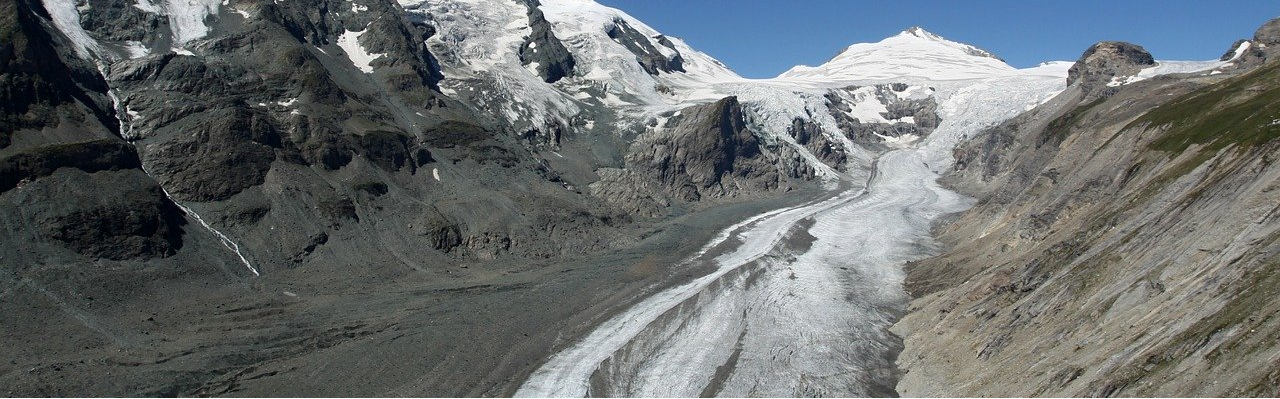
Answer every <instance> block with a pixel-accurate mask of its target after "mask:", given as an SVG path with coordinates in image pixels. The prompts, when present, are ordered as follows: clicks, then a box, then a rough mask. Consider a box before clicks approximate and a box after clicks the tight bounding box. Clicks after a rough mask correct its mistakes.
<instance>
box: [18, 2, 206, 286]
mask: <svg viewBox="0 0 1280 399" xmlns="http://www.w3.org/2000/svg"><path fill="white" fill-rule="evenodd" d="M35 15H37V14H36V11H35V10H32V9H31V8H29V3H25V2H20V1H15V0H0V36H2V39H3V40H2V43H0V220H3V223H0V224H3V225H4V226H6V227H7V228H4V229H0V242H5V243H9V244H11V245H8V246H7V247H8V248H7V249H14V248H12V247H13V246H14V245H20V246H25V247H26V248H28V249H30V248H35V247H38V246H41V245H48V244H54V245H55V246H60V247H63V248H65V249H69V250H70V251H71V252H74V253H78V254H80V255H83V256H86V257H89V258H93V259H110V260H135V259H138V260H142V259H151V258H156V257H165V256H169V255H172V254H174V252H175V251H176V250H177V249H178V248H180V247H181V246H182V238H181V232H182V230H181V228H180V226H181V225H182V224H183V221H182V218H181V212H180V211H179V210H178V209H177V208H176V207H175V206H174V205H173V204H172V203H171V202H169V200H168V199H167V198H165V196H164V194H163V192H162V191H161V190H160V187H159V186H157V185H156V184H155V182H154V181H153V180H151V179H150V178H148V177H147V176H146V175H145V174H144V173H142V170H141V169H140V167H141V162H140V161H139V159H138V154H137V152H136V151H135V150H134V148H133V146H132V145H130V144H128V143H126V142H125V141H124V140H121V139H120V138H119V137H117V136H115V134H114V133H115V129H117V128H118V124H117V123H118V121H117V120H116V119H115V116H114V114H113V113H112V111H111V109H110V105H109V104H108V101H107V99H106V95H105V90H106V83H105V82H104V81H103V80H102V78H101V77H100V76H98V74H97V73H96V71H94V70H93V67H92V65H89V64H87V63H85V62H83V61H80V60H78V59H76V58H74V57H68V56H67V54H60V53H59V49H58V47H56V46H58V45H64V44H65V43H61V39H60V37H58V36H55V35H51V34H50V33H49V32H47V31H45V30H44V28H43V27H42V26H41V25H40V24H39V23H38V22H37V21H36V20H35V19H34V16H35ZM61 48H62V49H64V50H65V49H67V48H68V47H67V46H65V45H64V46H62V47H61ZM57 243H60V245H58V244H57ZM32 260H35V259H32ZM10 261H12V262H22V261H24V259H13V258H10ZM37 261H38V260H37Z"/></svg>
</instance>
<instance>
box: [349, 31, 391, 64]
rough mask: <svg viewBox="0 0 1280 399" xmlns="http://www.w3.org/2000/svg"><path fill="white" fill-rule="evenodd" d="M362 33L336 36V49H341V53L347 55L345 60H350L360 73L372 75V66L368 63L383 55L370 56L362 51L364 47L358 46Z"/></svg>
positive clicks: (354, 32)
mask: <svg viewBox="0 0 1280 399" xmlns="http://www.w3.org/2000/svg"><path fill="white" fill-rule="evenodd" d="M366 30H367V29H366ZM364 32H365V30H360V31H350V30H348V31H346V32H343V33H342V35H340V36H338V47H341V48H342V52H344V53H346V54H347V59H350V60H351V63H352V64H355V66H356V68H358V69H360V71H361V72H364V73H373V65H371V64H370V63H372V62H373V61H374V60H376V59H378V58H380V57H382V56H383V55H384V54H371V53H369V52H368V51H367V50H365V49H364V46H363V45H361V44H360V35H362V34H364Z"/></svg>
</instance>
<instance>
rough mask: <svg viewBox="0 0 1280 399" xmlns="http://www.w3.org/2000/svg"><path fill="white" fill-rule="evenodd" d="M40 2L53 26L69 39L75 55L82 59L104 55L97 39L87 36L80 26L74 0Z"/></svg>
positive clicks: (45, 0) (78, 13) (44, 0)
mask: <svg viewBox="0 0 1280 399" xmlns="http://www.w3.org/2000/svg"><path fill="white" fill-rule="evenodd" d="M41 4H44V9H45V10H46V11H48V12H49V17H50V18H51V19H53V26H54V27H56V28H58V31H60V32H62V34H63V35H64V36H66V37H67V39H70V40H71V45H72V46H74V47H75V50H76V55H78V56H80V58H83V59H93V58H94V57H95V56H97V57H101V56H105V55H106V53H105V52H103V51H102V46H101V45H99V44H98V41H97V40H94V38H93V37H92V36H89V32H86V31H85V30H84V28H83V27H81V26H80V12H79V11H77V9H76V0H41Z"/></svg>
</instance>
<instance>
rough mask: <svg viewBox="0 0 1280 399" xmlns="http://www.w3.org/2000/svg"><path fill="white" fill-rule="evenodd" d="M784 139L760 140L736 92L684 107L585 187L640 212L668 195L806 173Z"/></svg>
mask: <svg viewBox="0 0 1280 399" xmlns="http://www.w3.org/2000/svg"><path fill="white" fill-rule="evenodd" d="M797 157H798V155H797V154H796V153H795V152H794V150H793V149H791V148H790V147H788V146H786V145H776V144H775V145H768V144H765V143H762V142H761V141H760V139H759V138H757V137H756V135H755V134H754V133H753V132H752V131H751V129H750V128H749V127H748V126H747V124H746V122H745V121H744V120H743V117H742V108H741V106H740V105H739V103H738V99H737V98H736V97H727V98H724V99H721V100H720V101H717V102H715V103H712V104H705V105H696V106H692V107H689V108H686V109H684V110H682V111H681V112H680V115H679V116H676V117H674V118H672V119H671V120H670V121H669V122H668V123H667V124H666V125H665V126H662V127H658V128H654V129H651V130H650V131H648V132H645V133H643V134H641V135H640V136H639V137H637V138H636V139H635V141H634V142H633V143H632V144H631V149H630V150H629V151H628V153H627V155H626V161H625V162H626V164H625V168H624V169H602V170H601V171H600V174H601V180H600V181H599V182H596V183H593V184H592V185H591V190H592V193H593V194H595V195H597V196H600V197H602V198H604V199H606V200H608V201H610V202H612V203H615V204H619V205H620V206H623V207H624V208H629V210H632V211H633V212H638V213H640V214H642V215H648V216H656V215H658V214H659V212H660V210H661V209H662V208H664V207H666V206H668V205H670V204H671V203H673V202H675V203H690V202H695V201H699V200H703V199H716V198H722V197H734V196H755V195H760V194H762V193H766V192H769V191H773V190H779V189H785V188H787V187H790V186H791V184H792V182H791V181H792V180H803V179H810V178H812V177H813V171H812V169H806V168H803V167H799V166H797V165H802V164H803V162H801V161H799V160H798V159H797Z"/></svg>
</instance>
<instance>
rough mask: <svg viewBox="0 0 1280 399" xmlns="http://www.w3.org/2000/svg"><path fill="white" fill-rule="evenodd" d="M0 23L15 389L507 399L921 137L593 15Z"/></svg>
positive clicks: (4, 251) (885, 95) (542, 8)
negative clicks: (693, 272)
mask: <svg viewBox="0 0 1280 399" xmlns="http://www.w3.org/2000/svg"><path fill="white" fill-rule="evenodd" d="M4 6H5V10H6V13H5V15H6V17H5V18H8V19H6V20H5V21H4V22H5V23H4V24H3V25H2V27H3V29H4V30H3V32H0V33H3V35H4V37H5V39H6V40H5V42H4V43H5V44H4V45H3V46H4V47H3V48H0V64H2V65H4V67H3V69H2V70H0V86H2V87H3V88H4V89H3V90H0V93H5V94H4V96H5V98H4V100H5V101H3V105H0V106H3V107H4V108H3V109H0V111H3V115H0V117H2V118H3V124H4V126H3V127H4V129H0V130H3V131H2V132H0V133H3V137H0V170H3V171H4V173H3V174H2V175H0V201H2V202H3V203H4V204H6V205H5V206H4V207H3V209H0V217H3V218H4V220H5V223H4V226H5V227H4V229H2V230H0V234H2V236H0V238H2V240H0V241H2V242H3V243H4V244H3V245H0V260H2V262H0V263H2V266H3V274H2V277H0V298H3V299H4V301H3V303H2V304H0V307H3V311H4V314H6V319H5V324H4V326H5V328H4V330H5V334H4V335H3V336H2V337H0V339H2V340H3V342H0V344H2V345H3V346H5V347H7V348H17V349H15V350H14V351H13V352H11V353H12V356H10V357H8V359H7V360H8V362H5V364H2V365H0V380H3V381H5V384H3V385H4V386H6V387H7V389H9V391H7V392H10V393H12V394H32V395H68V394H80V395H85V394H91V393H92V394H115V395H213V394H230V393H243V394H254V393H257V394H263V395H265V394H269V393H273V392H281V391H280V389H288V390H290V392H297V393H312V394H317V395H333V394H347V395H352V394H356V393H364V394H368V393H370V392H381V393H385V394H424V393H426V394H432V395H464V394H469V395H479V394H489V395H496V394H502V393H507V392H510V390H512V389H514V384H517V383H518V382H519V381H516V380H515V379H516V378H517V376H519V375H521V373H527V372H528V371H529V370H530V368H531V367H532V366H534V365H536V359H537V358H538V356H543V355H544V354H545V353H546V351H547V350H549V349H548V348H549V347H550V346H551V345H554V344H558V343H560V342H561V340H563V339H564V338H563V337H562V335H563V334H565V332H564V331H573V329H574V328H581V326H582V325H584V323H586V322H587V321H590V320H591V318H593V317H599V315H600V314H601V313H602V312H606V311H612V310H613V309H614V307H616V306H618V304H619V303H623V302H625V301H631V300H634V298H635V296H636V295H638V293H639V292H640V290H641V289H642V288H644V287H649V286H653V285H655V284H660V283H663V282H667V281H670V280H671V279H677V278H680V277H679V276H680V275H679V274H678V272H677V271H672V270H668V269H666V268H664V267H660V266H658V265H670V264H675V260H676V258H677V257H679V256H681V254H686V253H690V252H691V251H692V250H694V249H696V245H697V244H698V242H700V241H705V240H706V239H708V238H709V235H711V234H714V233H715V232H716V231H717V229H718V228H719V227H723V226H727V225H728V224H731V223H733V222H734V221H736V220H740V219H742V218H745V217H746V216H747V215H750V214H753V213H759V212H761V211H763V210H765V209H769V208H773V207H779V206H783V205H785V204H788V203H791V202H800V201H805V200H807V199H809V198H811V197H812V196H813V195H815V193H817V192H820V190H821V187H822V186H823V185H828V186H830V185H834V184H835V182H836V181H838V180H841V179H848V180H851V181H855V182H856V181H859V180H858V179H862V178H865V176H868V175H869V174H870V164H871V162H872V160H873V159H874V157H875V156H876V154H877V153H878V152H879V151H883V150H884V149H886V148H890V147H892V146H895V145H902V144H903V143H909V142H911V141H912V140H915V139H918V138H919V137H922V136H925V135H928V134H929V132H930V131H931V129H932V128H933V127H936V126H937V124H938V116H937V115H936V112H935V110H934V109H935V108H936V104H937V101H936V100H935V99H934V96H935V95H937V93H938V92H939V90H936V89H935V88H933V87H929V86H928V85H927V84H925V83H922V82H915V81H913V82H894V81H884V80H877V81H866V82H863V81H859V80H857V79H852V80H850V79H844V80H832V81H831V82H809V83H805V84H799V85H798V84H794V83H791V82H786V81H781V80H780V81H747V80H745V79H742V78H741V77H738V76H737V75H736V74H734V73H733V72H732V71H730V70H728V69H727V68H725V67H724V66H723V65H722V64H720V63H719V62H718V61H715V60H714V59H712V58H711V57H709V56H706V55H705V54H702V53H700V52H697V51H696V50H694V49H692V48H690V47H689V46H688V45H687V44H685V43H684V42H683V41H681V40H679V39H678V38H674V37H669V36H664V35H662V34H660V33H658V32H656V31H654V30H653V29H652V28H650V27H648V26H647V25H645V24H643V23H642V22H640V21H638V20H635V19H634V18H631V17H630V16H628V15H626V14H625V13H622V12H620V11H618V10H614V9H610V8H607V7H603V6H600V5H598V4H595V3H593V2H587V1H569V0H563V1H561V0H548V1H545V2H537V1H515V0H512V1H471V0H450V1H431V2H421V1H405V2H401V3H393V2H387V1H377V0H374V1H362V0H357V1H327V2H320V3H315V2H306V3H304V2H268V1H252V0H247V1H227V2H218V1H196V2H187V1H182V2H178V1H163V2H139V3H134V2H128V1H117V0H101V1H99V0H90V1H69V0H45V1H35V0H12V1H7V2H5V3H4ZM921 37H923V36H921ZM930 40H935V39H930ZM936 40H941V39H940V38H938V39H936ZM965 56H968V55H965ZM850 176H851V177H850ZM784 194H785V195H784ZM700 237H701V238H700ZM550 276H556V278H551V277H550ZM513 320H520V325H522V326H523V327H522V328H520V329H512V328H500V327H496V326H500V325H506V324H507V323H511V322H512V321H513ZM442 326H443V327H442ZM55 332H56V333H55ZM493 342H504V343H509V342H522V343H521V344H519V345H516V346H515V347H512V348H508V347H506V346H504V345H493V344H492V343H493ZM407 346H412V347H415V348H422V349H420V350H414V351H406V350H403V348H405V347H407ZM461 346H465V347H480V348H484V349H480V350H467V351H456V350H454V349H455V348H458V347H461ZM370 361H376V362H379V363H380V364H396V365H398V367H397V368H396V370H398V371H395V372H391V371H388V370H386V369H385V368H384V367H367V366H368V364H367V363H365V362H370ZM317 368H326V369H330V370H333V371H335V372H336V374H340V375H343V376H344V377H342V378H335V379H333V381H330V382H327V383H317V384H308V385H307V386H305V387H303V386H299V385H298V384H297V383H296V382H297V381H299V378H300V376H301V375H304V374H306V373H312V372H316V371H317V370H318V369H317ZM474 370H490V371H489V372H487V373H474V372H468V371H474ZM405 373H411V374H413V373H416V374H415V375H414V376H413V377H412V378H410V377H409V376H407V375H404V374H405ZM108 375H110V376H111V377H110V378H107V377H106V376H108Z"/></svg>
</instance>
